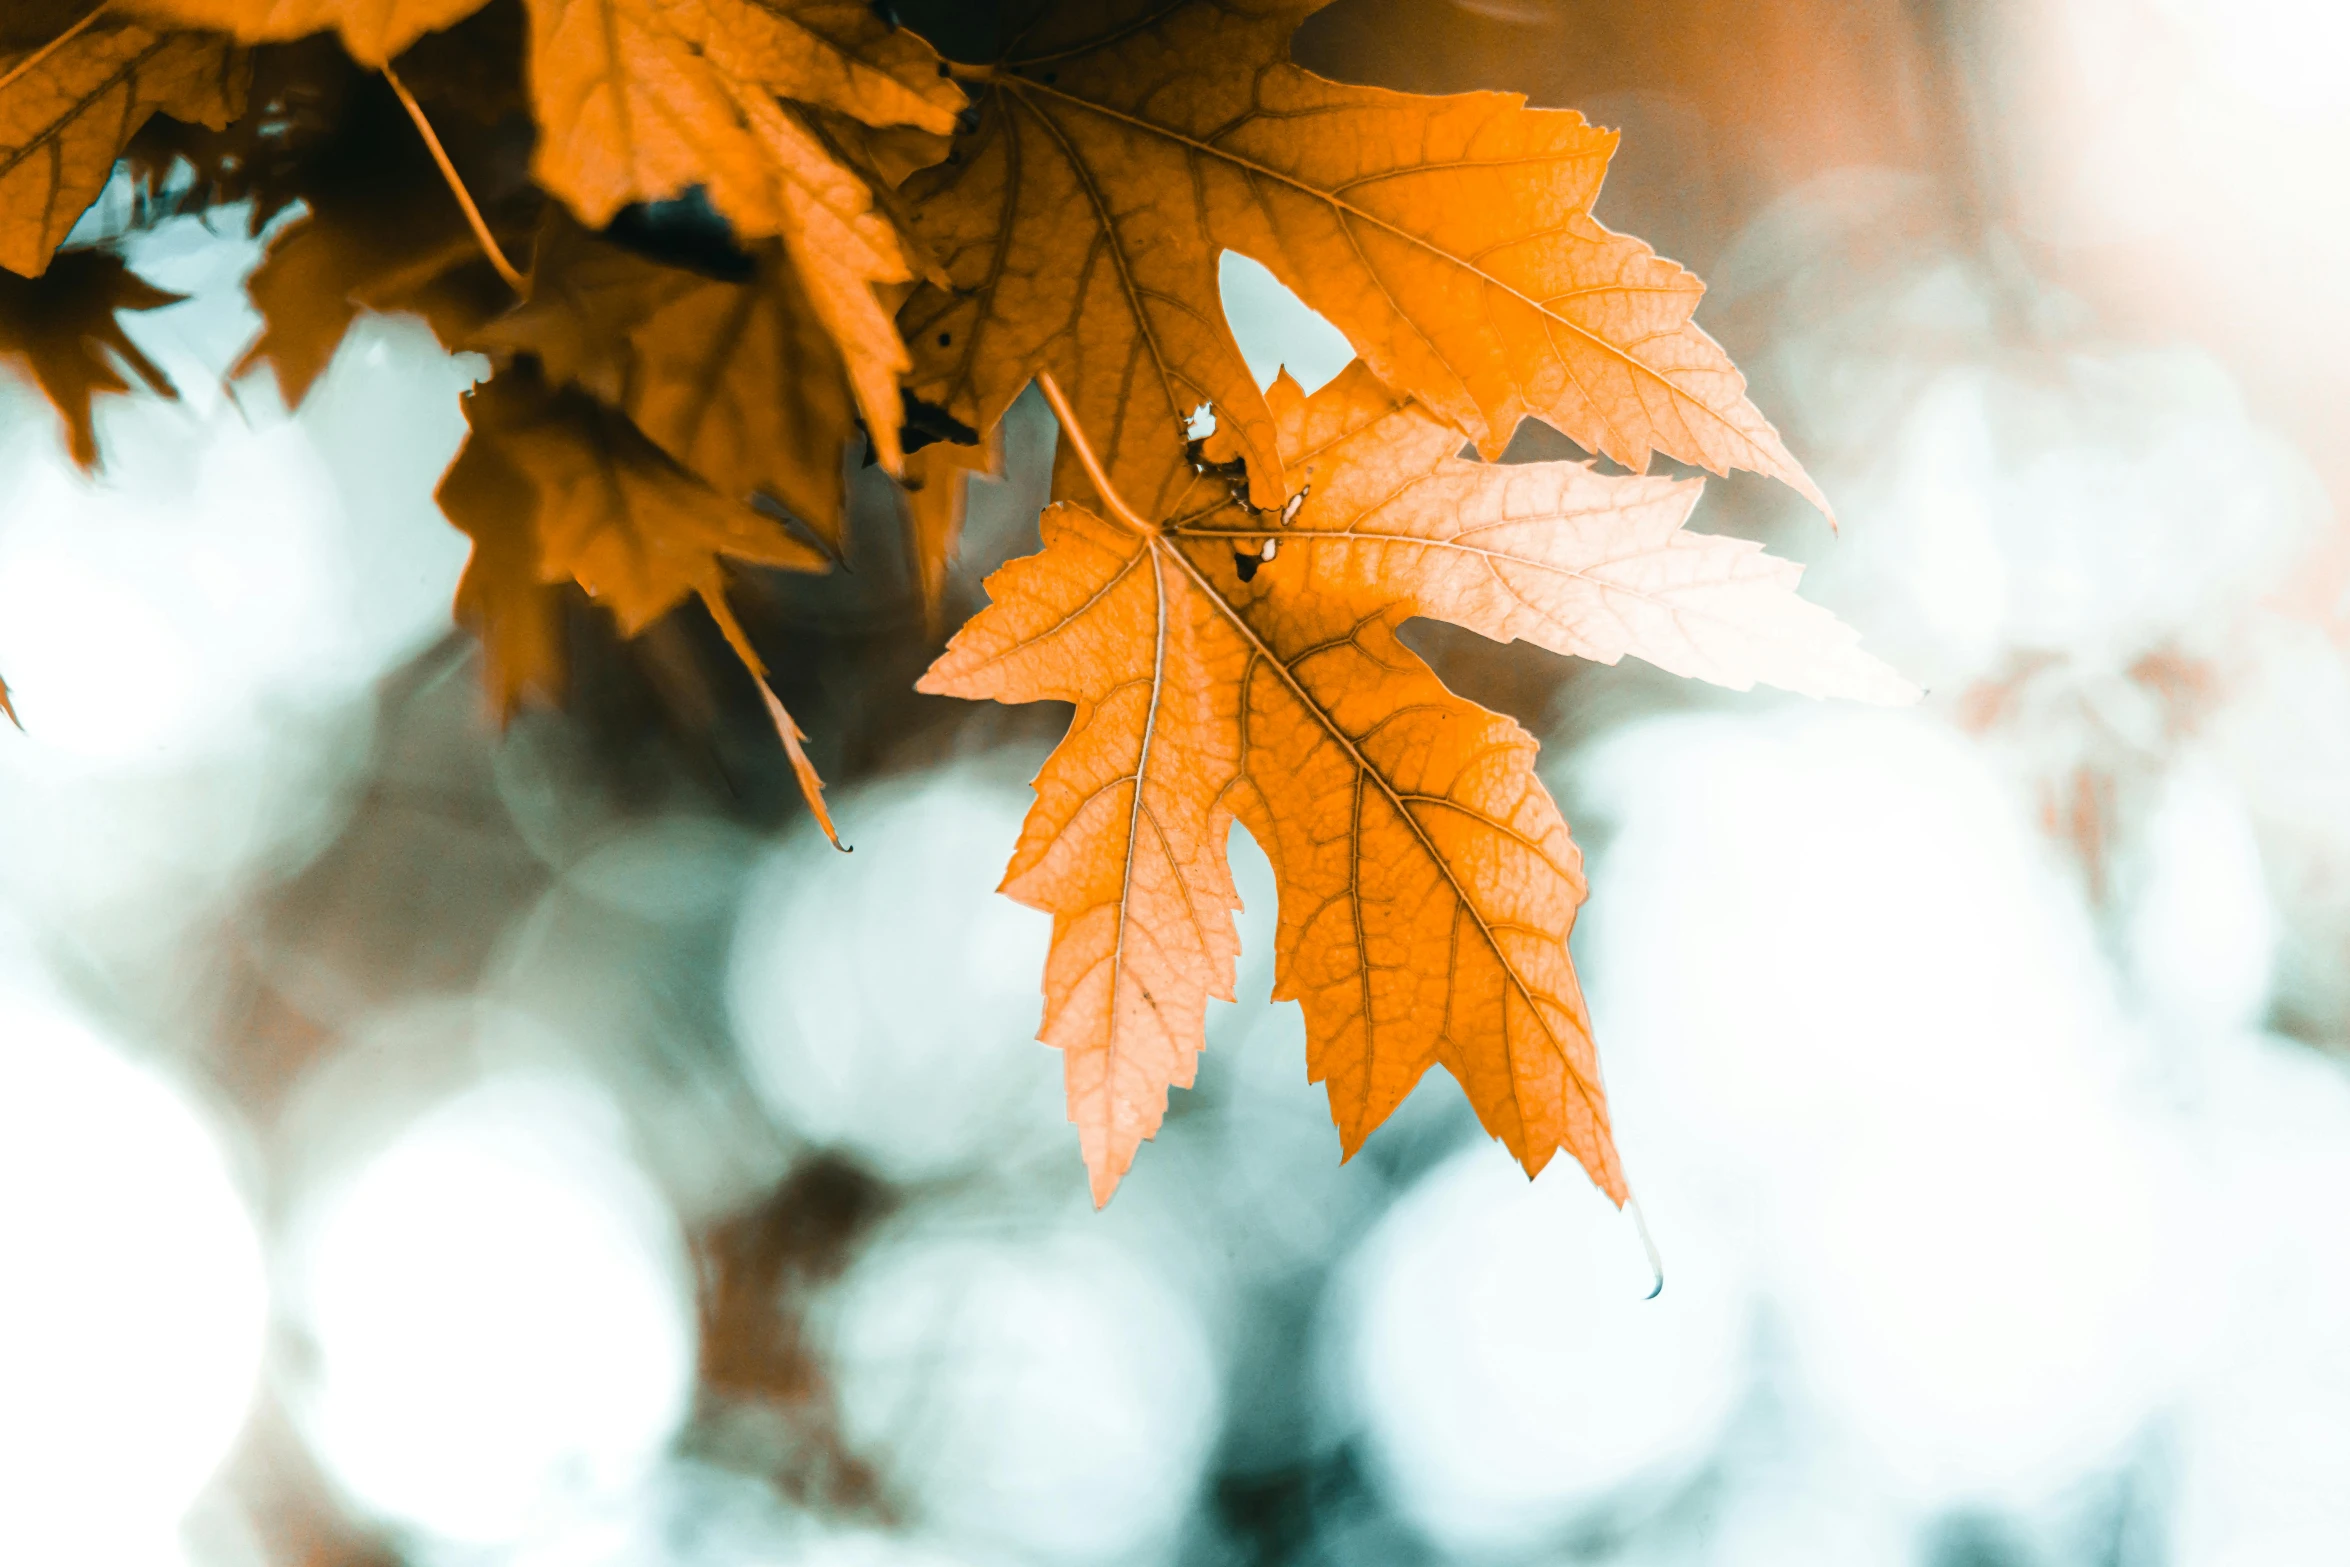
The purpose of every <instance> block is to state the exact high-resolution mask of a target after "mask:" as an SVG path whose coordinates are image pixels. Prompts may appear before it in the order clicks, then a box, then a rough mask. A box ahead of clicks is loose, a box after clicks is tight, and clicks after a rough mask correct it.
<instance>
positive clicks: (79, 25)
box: [0, 4, 106, 92]
mask: <svg viewBox="0 0 2350 1567" xmlns="http://www.w3.org/2000/svg"><path fill="white" fill-rule="evenodd" d="M105 14H106V7H105V6H104V5H103V4H100V5H96V6H93V7H91V9H90V14H89V15H87V16H85V17H83V18H82V19H81V20H80V21H78V22H76V23H74V24H73V26H71V27H69V28H67V29H66V30H65V31H64V32H62V33H59V34H58V35H57V36H56V37H54V38H52V39H50V40H49V41H48V42H47V43H45V44H43V45H41V47H40V48H38V49H35V50H34V51H33V52H32V53H31V54H28V55H26V56H25V57H24V58H23V59H21V60H19V61H17V62H16V63H15V64H14V65H12V66H10V67H9V68H8V69H7V71H6V72H5V73H0V92H6V91H7V90H8V89H9V88H11V87H14V86H15V85H16V84H17V82H18V80H19V79H20V78H22V77H23V76H24V75H25V73H26V72H28V71H31V70H33V69H35V68H36V67H38V66H39V65H40V63H41V62H42V61H43V60H46V59H48V58H49V56H51V55H53V54H55V53H56V52H57V51H58V50H60V49H62V48H64V47H65V46H66V45H67V44H69V43H72V42H73V41H74V40H75V39H76V38H79V37H80V36H81V35H82V34H83V33H85V32H88V31H89V29H90V24H91V23H93V22H95V21H97V20H98V18H99V17H101V16H103V15H105Z"/></svg>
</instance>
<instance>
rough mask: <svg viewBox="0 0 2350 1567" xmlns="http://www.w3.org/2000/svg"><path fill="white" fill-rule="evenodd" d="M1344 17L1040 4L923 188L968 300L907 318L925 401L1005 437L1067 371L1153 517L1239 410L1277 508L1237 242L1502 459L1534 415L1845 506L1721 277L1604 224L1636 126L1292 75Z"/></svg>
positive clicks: (1278, 489) (1223, 8) (1235, 433)
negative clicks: (1618, 161) (1757, 385)
mask: <svg viewBox="0 0 2350 1567" xmlns="http://www.w3.org/2000/svg"><path fill="white" fill-rule="evenodd" d="M1316 3H1317V0H1212V3H1211V0H1190V3H1173V4H1170V3H1166V0H1117V3H1107V4H1102V5H1096V6H1083V7H1072V6H1058V5H1053V6H1046V5H1035V4H1031V5H1027V6H1015V7H1014V8H1013V9H1014V10H1015V11H1016V12H1019V13H1020V14H1021V15H1022V16H1023V17H1024V18H1025V25H1022V26H1018V27H1016V28H1015V29H1014V30H1013V43H1012V45H1011V47H1010V48H1009V49H1008V50H1007V52H1006V55H1005V57H1004V58H1003V59H1002V60H1001V61H1000V62H999V63H997V64H996V65H995V66H994V67H993V69H992V71H990V72H988V73H986V74H985V76H984V79H980V78H979V77H978V76H977V75H976V74H974V75H973V76H972V79H971V80H970V82H969V85H970V87H971V91H972V92H973V94H974V108H975V110H976V113H977V121H978V123H977V126H976V128H975V129H974V130H973V131H972V132H971V133H970V134H969V135H967V136H965V137H963V138H961V140H960V143H959V147H958V151H959V157H958V159H957V161H956V162H955V163H954V164H952V165H950V166H948V167H945V168H942V169H939V170H935V171H932V172H930V173H927V174H923V175H918V176H916V178H915V180H914V182H913V183H912V184H911V185H910V186H909V194H910V195H912V196H913V197H914V198H915V201H916V206H917V210H918V211H919V212H920V214H921V226H922V233H923V234H924V236H925V237H926V238H927V239H928V241H929V242H930V244H931V247H932V248H933V249H934V250H935V252H936V253H937V255H938V256H939V258H940V260H941V262H942V263H943V264H944V265H945V267H946V269H947V271H948V273H949V274H950V276H951V278H952V280H953V285H954V286H953V288H952V289H950V290H926V291H924V293H922V294H921V295H919V296H917V297H916V298H915V299H914V300H912V301H910V302H909V303H908V305H907V307H906V309H905V311H904V312H903V314H902V318H901V319H902V324H903V327H904V330H905V335H906V339H907V341H908V343H909V344H910V345H911V346H912V348H913V350H914V352H915V353H916V355H917V356H918V362H917V367H916V370H915V374H914V382H913V384H914V387H915V389H916V391H917V392H918V393H920V395H922V396H924V397H926V398H929V399H931V400H932V401H936V402H942V403H945V404H947V405H948V406H950V407H952V408H954V409H955V411H956V412H957V414H958V415H959V416H960V417H962V418H964V419H966V420H967V421H969V422H971V423H973V424H977V425H982V426H984V425H985V424H987V423H989V422H991V421H992V420H994V419H995V418H996V417H997V416H998V415H999V414H1000V413H1001V412H1002V411H1003V409H1004V408H1005V407H1006V406H1008V405H1009V403H1010V401H1011V399H1012V397H1013V396H1014V395H1016V394H1017V393H1018V392H1019V390H1020V388H1021V386H1022V385H1023V384H1025V382H1026V381H1027V379H1028V378H1029V376H1030V375H1031V374H1033V373H1034V372H1035V371H1037V370H1039V369H1045V370H1050V371H1051V372H1052V373H1053V374H1054V375H1055V376H1056V377H1057V378H1058V379H1059V380H1060V382H1061V383H1062V384H1063V385H1064V386H1065V387H1067V388H1068V390H1069V394H1070V397H1071V399H1072V401H1073V402H1074V404H1075V406H1076V408H1077V411H1078V415H1079V417H1080V418H1081V419H1082V420H1083V421H1084V423H1085V425H1086V427H1087V428H1088V429H1089V430H1093V431H1095V432H1097V434H1096V440H1097V443H1098V444H1099V445H1100V446H1101V447H1102V449H1103V454H1104V456H1105V458H1106V459H1107V460H1108V464H1109V468H1110V472H1111V474H1112V477H1113V478H1114V480H1115V481H1116V483H1117V485H1118V487H1119V488H1120V489H1121V490H1122V491H1123V492H1124V493H1125V494H1126V496H1127V497H1128V499H1129V500H1131V501H1132V502H1133V503H1134V504H1135V505H1136V506H1137V507H1138V508H1140V509H1141V510H1142V511H1144V512H1145V513H1147V514H1149V515H1153V516H1160V515H1165V514H1166V513H1167V511H1169V510H1170V509H1172V507H1173V506H1174V504H1175V501H1176V496H1177V494H1178V493H1179V492H1180V490H1181V489H1182V488H1183V486H1184V484H1185V483H1186V482H1187V479H1188V471H1187V467H1186V464H1185V461H1184V450H1183V446H1184V438H1185V427H1186V423H1187V421H1188V419H1189V418H1190V416H1191V415H1192V414H1193V412H1194V411H1195V410H1196V409H1197V408H1198V406H1199V405H1200V404H1201V403H1202V402H1212V403H1213V404H1214V405H1215V407H1216V412H1217V418H1218V420H1219V421H1220V424H1219V428H1221V429H1223V430H1225V431H1227V432H1229V433H1230V435H1231V436H1232V438H1233V439H1235V440H1236V441H1237V443H1238V446H1239V448H1240V450H1241V451H1242V453H1243V454H1244V455H1245V456H1246V458H1247V460H1248V465H1249V472H1250V475H1251V479H1252V485H1253V491H1254V496H1255V500H1256V503H1257V504H1258V505H1260V506H1264V507H1273V506H1278V505H1280V504H1281V503H1282V502H1283V501H1285V500H1286V499H1287V497H1288V493H1289V489H1290V485H1289V483H1288V481H1287V480H1286V478H1285V477H1284V474H1285V468H1286V463H1285V460H1284V456H1283V454H1282V453H1281V451H1280V450H1279V447H1278V443H1277V441H1276V440H1275V436H1274V430H1273V425H1272V421H1271V416H1270V414H1269V413H1268V412H1267V411H1266V408H1265V405H1264V400H1263V398H1262V397H1261V396H1260V395H1259V393H1258V391H1257V387H1256V383H1255V381H1254V380H1253V379H1252V378H1251V376H1250V375H1249V372H1248V369H1247V366H1246V365H1245V364H1244V363H1243V362H1242V359H1241V356H1240V352H1239V349H1238V348H1237V346H1236V345H1235V344H1234V342H1233V339H1232V334H1231V332H1230V330H1229V328H1228V327H1227V325H1226V323H1225V321H1224V318H1223V315H1222V312H1221V309H1220V308H1219V305H1218V298H1219V295H1218V282H1217V257H1218V254H1219V252H1221V251H1223V250H1227V249H1230V250H1237V251H1240V252H1242V253H1244V254H1246V255H1250V256H1253V257H1255V258H1256V259H1257V260H1259V261H1261V262H1263V263H1264V264H1265V265H1266V266H1268V267H1270V268H1271V269H1272V270H1273V272H1274V273H1275V274H1276V275H1277V276H1279V277H1280V279H1281V280H1282V281H1283V282H1284V283H1286V284H1287V285H1288V286H1289V287H1290V288H1291V289H1293V290H1295V291H1296V292H1297V294H1298V295H1299V296H1300V297H1302V298H1303V299H1304V300H1305V302H1306V303H1307V304H1309V305H1311V306H1313V307H1314V308H1315V309H1316V310H1318V311H1320V312H1321V313H1322V314H1323V315H1324V316H1326V317H1328V318H1329V319H1330V320H1331V321H1333V322H1334V323H1336V324H1337V326H1338V327H1339V328H1340V329H1341V330H1342V331H1344V332H1345V333H1346V335H1347V337H1348V338H1349V339H1350V340H1351V341H1352V342H1353V343H1354V345H1355V348H1356V351H1357V352H1358V353H1360V354H1361V355H1362V356H1363V357H1364V358H1365V359H1366V360H1368V361H1369V363H1370V365H1371V367H1372V369H1373V370H1374V371H1375V372H1376V373H1377V374H1378V375H1379V377H1380V378H1381V379H1382V380H1384V381H1386V382H1387V383H1388V384H1389V385H1391V386H1393V387H1395V388H1396V389H1398V390H1399V391H1402V392H1405V393H1407V394H1409V395H1411V396H1414V397H1417V398H1418V399H1420V401H1421V402H1423V403H1424V404H1426V405H1427V406H1428V407H1429V408H1430V409H1431V410H1433V411H1434V412H1436V413H1437V414H1438V415H1440V416H1441V417H1443V418H1444V419H1445V420H1446V421H1447V422H1449V423H1451V424H1452V425H1454V426H1455V427H1456V428H1458V429H1459V430H1461V431H1463V432H1465V433H1467V434H1468V435H1469V436H1470V437H1472V438H1473V439H1474V440H1475V441H1476V442H1477V445H1478V447H1479V449H1480V450H1482V451H1483V452H1484V453H1485V454H1486V455H1487V456H1489V457H1490V456H1497V455H1499V453H1500V451H1501V449H1502V447H1503V446H1504V445H1506V444H1507V442H1508V441H1509V438H1510V434H1511V432H1512V431H1513V430H1514V429H1515V428H1516V427H1517V424H1518V422H1519V420H1520V419H1521V418H1522V417H1523V416H1526V415H1529V414H1531V415H1535V416H1538V417H1540V418H1542V419H1544V420H1546V421H1548V422H1549V423H1551V424H1553V425H1555V426H1557V427H1558V428H1559V429H1561V430H1563V431H1565V432H1566V433H1567V434H1568V435H1570V436H1573V437H1574V438H1575V439H1576V440H1577V441H1580V442H1581V443H1582V444H1583V445H1584V446H1586V447H1587V448H1589V449H1591V450H1594V451H1600V452H1604V453H1606V454H1607V455H1608V456H1611V457H1614V458H1616V459H1618V460H1619V461H1621V462H1623V463H1625V464H1627V465H1629V466H1631V467H1633V468H1635V469H1638V468H1642V467H1644V466H1645V465H1646V462H1647V459H1648V456H1649V454H1650V452H1651V451H1652V450H1655V451H1663V452H1666V453H1669V454H1670V455H1672V456H1675V457H1679V458H1682V459H1684V460H1686V461H1689V462H1694V463H1701V464H1703V465H1705V466H1707V467H1709V468H1713V469H1715V470H1717V471H1727V470H1728V469H1730V468H1734V467H1737V468H1751V469H1755V470H1758V471H1760V472H1763V473H1768V474H1773V475H1776V476H1777V477H1779V478H1782V479H1784V480H1786V481H1787V482H1789V483H1790V484H1793V485H1795V486H1796V487H1797V488H1799V489H1801V490H1802V491H1803V492H1804V493H1805V494H1806V495H1808V496H1811V497H1812V498H1813V499H1814V500H1817V499H1818V494H1817V491H1816V490H1814V489H1813V488H1812V486H1811V482H1810V481H1809V479H1807V478H1806V477H1805V476H1804V473H1803V470H1802V468H1801V467H1800V466H1799V465H1798V464H1797V463H1796V461H1795V459H1794V458H1793V457H1792V456H1790V455H1789V454H1788V452H1787V450H1786V448H1785V447H1784V446H1783V445H1782V444H1781V442H1780V440H1779V437H1778V435H1777V434H1776V433H1775V432H1774V431H1773V430H1772V429H1771V427H1770V425H1769V423H1768V422H1766V421H1765V420H1764V419H1763V417H1762V415H1761V414H1760V413H1759V412H1757V411H1756V410H1755V408H1754V407H1753V405H1752V404H1751V403H1749V402H1748V401H1747V399H1746V394H1745V382H1744V380H1743V379H1742V378H1741V377H1740V376H1739V374H1738V372H1737V370H1736V369H1735V368H1733V367H1732V365H1731V364H1730V361H1729V359H1728V357H1727V356H1726V355H1724V354H1723V352H1722V351H1721V349H1720V348H1719V347H1718V346H1716V344H1715V343H1714V342H1713V340H1712V339H1711V338H1709V337H1707V336H1706V335H1705V333H1704V332H1702V331H1701V330H1699V329H1698V327H1697V326H1696V324H1695V323H1694V321H1692V319H1691V312H1692V311H1693V310H1694V309H1695V307H1696V304H1697V300H1698V296H1699V294H1700V292H1701V287H1700V285H1699V283H1698V282H1697V280H1696V279H1695V278H1694V277H1692V276H1691V275H1690V274H1689V273H1687V272H1685V271H1683V270H1682V269H1681V268H1680V267H1678V266H1676V265H1674V264H1673V263H1671V262H1669V261H1665V260H1663V259H1661V258H1659V257H1658V256H1656V255H1655V254H1654V253H1653V252H1651V251H1650V250H1649V249H1648V247H1647V246H1645V245H1643V244H1641V243H1640V242H1639V241H1638V240H1634V239H1630V238H1627V237H1625V236H1623V235H1619V234H1615V233H1612V232H1610V231H1609V230H1607V229H1606V228H1604V227H1602V226H1601V225H1600V224H1599V223H1598V222H1597V221H1596V220H1595V219H1594V218H1593V217H1592V215H1591V206H1592V202H1593V200H1594V199H1595V198H1596V197H1597V195H1598V194H1599V186H1600V179H1601V176H1602V175H1603V174H1604V172H1605V171H1606V168H1607V163H1608V159H1609V157H1610V155H1611V154H1612V153H1613V151H1614V149H1615V144H1616V138H1615V135H1614V134H1613V133H1612V132H1608V131H1602V130H1598V129H1595V128H1594V127H1592V126H1590V125H1589V124H1587V123H1585V121H1584V120H1583V118H1582V117H1581V116H1580V115H1577V114H1574V113H1571V112H1567V111H1564V110H1533V109H1528V108H1526V107H1525V106H1524V100H1523V99H1522V98H1520V97H1518V96H1517V95H1515V94H1509V93H1468V94H1461V95H1457V96H1451V97H1420V96H1413V95H1408V94H1402V93H1393V92H1385V91H1380V90H1377V89H1373V88H1367V87H1351V86H1345V85H1342V84H1339V83H1335V82H1330V81H1325V80H1323V79H1322V78H1320V77H1317V76H1315V75H1313V74H1312V73H1310V72H1308V71H1305V70H1302V69H1300V68H1298V67H1297V66H1295V65H1292V64H1290V63H1289V62H1288V61H1287V59H1286V58H1285V56H1286V53H1287V46H1288V39H1289V35H1290V33H1291V31H1292V30H1293V29H1294V28H1295V26H1296V24H1297V23H1298V21H1299V20H1300V19H1301V18H1302V17H1303V16H1304V15H1305V14H1306V13H1307V12H1309V11H1311V10H1313V9H1314V8H1315V4H1316Z"/></svg>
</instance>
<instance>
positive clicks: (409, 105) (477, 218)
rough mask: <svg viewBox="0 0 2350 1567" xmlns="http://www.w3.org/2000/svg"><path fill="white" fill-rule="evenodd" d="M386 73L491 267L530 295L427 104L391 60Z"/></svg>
mask: <svg viewBox="0 0 2350 1567" xmlns="http://www.w3.org/2000/svg"><path fill="white" fill-rule="evenodd" d="M383 73H384V80H385V81H387V82H389V83H391V87H392V91H393V92H394V93H397V94H398V95H399V99H400V107H402V108H404V109H406V110H407V111H408V118H410V119H411V120H414V121H415V122H416V130H417V134H419V135H421V136H422V137H423V138H424V145H425V146H426V147H427V148H429V149H431V152H432V161H433V162H434V163H436V164H438V165H440V170H441V178H442V179H444V180H446V181H448V183H449V193H450V194H451V195H453V196H455V197H456V198H457V205H458V206H460V207H462V208H464V209H465V221H466V222H467V223H469V224H471V225H472V227H473V237H474V238H475V239H476V240H477V241H479V242H480V244H481V249H482V254H483V255H485V256H487V257H489V258H490V265H491V266H493V267H496V268H497V269H498V276H500V277H501V278H504V279H505V280H506V286H507V287H508V288H510V289H512V290H514V292H515V293H517V294H522V293H526V292H528V290H527V289H526V288H525V287H524V286H523V282H522V274H521V273H520V272H517V271H515V270H514V263H513V262H511V261H508V260H507V259H506V253H505V252H504V251H503V250H500V249H499V248H498V242H497V240H496V239H495V238H493V237H492V236H491V234H490V226H489V224H488V223H487V222H485V221H483V219H482V215H481V208H479V207H477V206H475V205H474V203H473V192H471V191H469V190H467V189H466V188H465V181H463V180H462V179H460V178H458V176H457V165H455V164H454V163H451V162H450V161H449V154H448V151H447V149H445V148H444V147H442V146H441V139H440V137H439V136H437V135H435V134H434V133H433V128H432V121H430V120H428V119H426V118H425V117H424V105H422V104H420V103H418V102H417V101H416V95H415V94H413V93H411V92H410V91H409V90H408V84H407V83H406V82H403V81H401V80H400V77H399V73H398V72H396V71H394V70H393V69H392V62H391V61H389V60H386V61H385V62H384V64H383Z"/></svg>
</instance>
